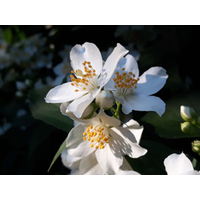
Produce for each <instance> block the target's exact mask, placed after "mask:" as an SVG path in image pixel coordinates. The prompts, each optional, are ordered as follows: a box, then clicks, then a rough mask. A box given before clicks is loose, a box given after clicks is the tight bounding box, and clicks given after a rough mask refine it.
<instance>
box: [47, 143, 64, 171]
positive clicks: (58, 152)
mask: <svg viewBox="0 0 200 200" xmlns="http://www.w3.org/2000/svg"><path fill="white" fill-rule="evenodd" d="M65 148H66V140H64V142H63V143H62V144H61V146H60V148H59V149H58V151H57V152H56V154H55V156H54V157H53V160H52V162H51V165H50V167H49V169H48V172H49V170H50V169H51V167H52V166H53V164H54V163H55V161H56V160H57V158H58V157H59V156H60V154H61V153H62V152H63V150H64V149H65Z"/></svg>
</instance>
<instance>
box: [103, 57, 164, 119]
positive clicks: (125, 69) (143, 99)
mask: <svg viewBox="0 0 200 200" xmlns="http://www.w3.org/2000/svg"><path fill="white" fill-rule="evenodd" d="M167 78H168V75H167V74H166V70H165V69H163V68H162V67H151V68H150V69H149V70H147V71H146V72H144V73H143V74H142V75H141V76H140V77H139V70H138V64H137V61H136V60H135V59H134V57H133V56H131V55H127V56H126V57H123V58H121V59H120V61H119V62H118V65H117V68H116V70H115V73H113V76H112V78H111V79H110V80H109V82H108V83H107V84H106V85H105V87H104V89H106V90H111V91H112V92H113V94H114V96H115V100H116V101H118V102H120V103H121V104H122V111H123V112H124V113H125V114H128V113H130V112H131V111H132V110H137V111H155V112H157V113H158V114H159V115H160V116H161V115H162V114H163V113H164V111H165V103H164V102H163V101H162V100H161V99H160V98H159V97H155V96H150V95H152V94H154V93H156V92H158V91H159V90H160V89H161V88H162V87H163V86H164V85H165V82H166V80H167Z"/></svg>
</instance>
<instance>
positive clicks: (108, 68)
mask: <svg viewBox="0 0 200 200" xmlns="http://www.w3.org/2000/svg"><path fill="white" fill-rule="evenodd" d="M127 53H128V50H126V49H125V48H124V47H123V46H122V45H121V44H119V43H118V44H117V47H115V48H114V50H113V52H112V53H111V54H110V56H109V57H108V58H107V60H106V62H105V65H104V67H103V71H102V75H101V77H100V81H99V82H100V86H101V87H103V86H104V85H105V84H106V83H107V82H108V81H109V80H110V78H111V77H112V75H113V73H114V71H115V69H116V67H117V63H118V61H119V60H120V59H121V58H122V57H123V56H124V55H125V54H127Z"/></svg>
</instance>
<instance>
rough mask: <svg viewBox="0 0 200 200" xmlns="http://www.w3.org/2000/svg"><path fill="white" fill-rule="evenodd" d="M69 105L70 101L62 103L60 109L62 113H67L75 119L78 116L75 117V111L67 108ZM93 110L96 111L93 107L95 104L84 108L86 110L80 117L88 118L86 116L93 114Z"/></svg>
mask: <svg viewBox="0 0 200 200" xmlns="http://www.w3.org/2000/svg"><path fill="white" fill-rule="evenodd" d="M68 106H69V103H68V102H66V103H62V104H61V105H60V111H61V113H62V114H63V115H67V116H68V117H70V118H72V119H73V120H75V119H76V117H75V115H74V113H73V112H71V111H69V110H68V109H67V107H68ZM93 112H94V107H93V105H91V104H90V105H89V106H88V107H87V108H86V109H85V110H84V112H83V114H82V116H81V117H80V119H84V118H86V117H88V116H90V115H92V114H93Z"/></svg>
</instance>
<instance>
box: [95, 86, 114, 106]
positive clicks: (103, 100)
mask: <svg viewBox="0 0 200 200" xmlns="http://www.w3.org/2000/svg"><path fill="white" fill-rule="evenodd" d="M95 102H96V104H97V105H98V106H99V107H100V108H104V109H109V108H111V107H112V106H113V105H114V103H115V101H114V95H113V93H112V92H111V91H109V90H102V91H101V92H100V93H99V94H98V95H97V97H96V100H95Z"/></svg>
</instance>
